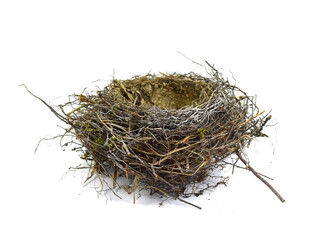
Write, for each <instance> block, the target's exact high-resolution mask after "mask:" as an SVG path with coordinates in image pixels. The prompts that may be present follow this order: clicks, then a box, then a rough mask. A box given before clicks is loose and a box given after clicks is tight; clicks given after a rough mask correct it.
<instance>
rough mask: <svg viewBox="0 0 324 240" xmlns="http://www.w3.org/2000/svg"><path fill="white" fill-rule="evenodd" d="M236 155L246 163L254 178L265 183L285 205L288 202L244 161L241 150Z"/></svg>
mask: <svg viewBox="0 0 324 240" xmlns="http://www.w3.org/2000/svg"><path fill="white" fill-rule="evenodd" d="M236 155H237V156H238V158H239V159H240V160H241V161H242V162H243V163H244V165H245V166H246V167H247V168H248V169H249V170H250V171H251V172H252V173H253V174H254V176H256V177H257V178H258V179H259V180H260V181H261V182H263V183H264V184H265V185H266V186H267V187H268V188H269V189H270V190H271V191H272V192H273V193H274V194H275V195H276V196H277V197H278V198H279V200H280V201H281V202H282V203H283V202H285V201H286V200H285V199H284V198H283V197H282V196H281V195H280V194H279V193H278V192H277V190H276V189H274V187H272V186H271V184H270V183H269V182H268V181H267V180H265V179H264V178H263V177H262V176H261V175H260V174H259V173H258V172H256V171H255V170H254V169H253V168H252V167H251V166H250V164H248V162H247V161H246V160H245V159H244V157H243V156H242V154H241V152H240V151H239V150H237V151H236Z"/></svg>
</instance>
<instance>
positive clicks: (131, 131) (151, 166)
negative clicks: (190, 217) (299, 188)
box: [59, 69, 270, 199]
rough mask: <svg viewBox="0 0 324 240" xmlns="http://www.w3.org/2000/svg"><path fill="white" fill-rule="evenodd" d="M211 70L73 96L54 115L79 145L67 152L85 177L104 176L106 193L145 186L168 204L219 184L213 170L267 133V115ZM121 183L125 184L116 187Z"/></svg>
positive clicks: (115, 83)
mask: <svg viewBox="0 0 324 240" xmlns="http://www.w3.org/2000/svg"><path fill="white" fill-rule="evenodd" d="M212 70H213V71H212V73H211V74H210V76H209V77H203V76H200V75H197V74H194V73H189V74H176V73H175V74H159V75H152V74H148V75H144V76H135V77H133V78H132V79H129V80H113V81H112V82H111V83H110V84H109V85H108V86H107V87H105V88H104V89H102V90H99V91H97V92H95V93H87V94H85V93H83V94H80V95H73V97H74V99H73V100H72V101H70V102H68V103H66V104H65V105H62V106H61V109H62V111H63V114H62V115H59V117H60V119H62V120H63V121H65V122H66V123H68V124H69V125H70V126H71V128H70V129H69V130H68V132H71V133H72V134H73V136H75V138H76V139H77V141H78V142H79V143H80V144H79V145H77V147H76V148H74V149H75V150H76V151H79V152H81V155H82V158H83V159H84V160H86V161H87V163H88V164H89V166H90V168H91V174H90V176H89V178H91V177H92V176H94V175H97V176H98V177H100V176H109V177H111V178H112V179H113V185H112V186H109V188H110V189H112V190H113V189H114V188H116V187H117V186H119V187H123V188H124V189H125V190H126V191H127V192H128V193H132V192H135V191H136V190H139V191H140V190H144V189H145V190H149V191H150V193H152V194H154V193H157V194H161V195H164V196H166V197H172V198H175V199H180V197H189V196H191V195H193V194H194V195H196V196H198V195H200V194H202V193H203V192H204V191H205V190H206V189H209V188H212V187H216V186H217V185H218V184H219V183H224V182H225V178H223V177H216V176H213V170H214V169H215V168H219V167H222V166H223V164H224V160H225V159H226V158H227V157H228V156H230V155H233V154H234V155H235V154H236V153H238V152H242V151H243V149H244V147H246V146H247V145H248V144H249V143H250V142H251V140H252V139H254V138H255V137H262V136H266V135H265V134H263V133H262V130H263V127H264V126H265V124H266V122H267V121H268V120H269V119H270V116H269V115H265V116H261V115H262V113H263V112H260V111H259V109H258V108H257V106H256V105H255V103H254V101H253V98H251V97H249V96H248V95H246V94H245V92H243V91H242V90H240V89H239V88H237V87H236V86H234V85H231V84H230V83H229V81H228V80H227V79H225V78H223V77H222V75H221V74H220V73H219V72H218V71H216V70H215V69H212ZM66 108H72V110H71V109H70V110H71V111H69V112H68V113H66V112H65V110H64V109H66ZM71 143H73V141H72V142H71ZM120 178H127V179H129V184H126V185H125V184H124V185H123V186H120V185H119V181H118V180H119V179H120Z"/></svg>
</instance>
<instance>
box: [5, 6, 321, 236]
mask: <svg viewBox="0 0 324 240" xmlns="http://www.w3.org/2000/svg"><path fill="white" fill-rule="evenodd" d="M323 10H324V9H323V6H322V5H321V1H312V0H307V1H215V0H214V1H204V0H200V1H188V0H187V1H176V0H173V1H166V0H164V1H141V0H136V1H123V0H120V1H96V0H93V1H82V0H78V1H68V0H64V1H60V0H56V1H44V0H42V1H34V0H30V1H14V0H10V1H9V0H8V1H3V0H2V1H1V2H0V34H1V35H0V80H1V95H0V98H1V99H0V100H1V101H0V103H1V112H0V116H1V117H0V129H1V137H0V143H1V144H0V149H1V151H0V154H1V155H0V159H1V174H0V177H1V179H0V194H1V197H0V238H1V239H116V238H121V239H204V238H207V239H249V240H252V239H296V238H297V237H298V238H299V239H303V238H304V239H305V238H307V239H323V238H324V234H323V229H322V226H323V214H324V211H323V200H324V199H323V178H322V175H323V173H322V172H323V161H324V159H323V105H322V103H323V96H322V93H323V91H322V82H323V76H324V74H323V56H324V47H323V43H324V37H323V29H324V28H323V22H324V17H323V16H324V14H323ZM177 51H180V52H182V53H184V54H185V55H187V56H188V57H190V58H191V59H193V60H195V61H197V62H204V60H208V61H209V62H211V63H214V64H215V66H216V67H217V68H219V69H222V71H224V72H225V73H229V72H230V71H232V72H233V74H234V76H235V78H236V79H237V85H238V86H239V87H241V88H242V89H244V90H245V91H246V92H248V93H249V94H252V95H254V94H257V96H258V104H259V106H260V107H261V108H264V109H266V110H270V109H272V114H273V116H274V121H275V122H278V124H277V125H276V127H274V128H272V129H269V130H268V132H269V134H270V135H271V138H269V139H263V140H259V141H258V142H257V143H255V144H252V146H251V148H250V149H249V151H248V153H249V154H250V161H251V165H252V166H254V167H255V168H256V169H257V170H259V171H260V172H262V173H264V174H267V175H269V176H271V177H273V178H274V179H275V181H274V182H271V183H272V184H273V186H274V187H276V188H277V190H278V191H279V192H280V193H282V195H283V196H284V197H285V198H286V200H287V201H286V202H285V203H284V204H282V203H280V202H279V201H278V200H277V199H276V198H275V196H274V195H272V193H271V192H270V191H269V190H268V189H267V188H266V187H265V186H264V185H263V184H262V183H261V182H259V181H258V180H257V179H256V178H255V177H254V176H253V175H252V174H251V173H249V172H247V171H244V170H239V169H237V170H236V171H235V174H234V175H233V176H230V177H231V179H230V181H229V184H228V187H227V188H225V187H220V188H218V189H217V190H215V191H213V192H212V193H211V194H206V195H203V196H201V197H199V198H192V199H189V200H190V201H192V202H194V203H195V204H197V205H199V206H201V207H202V208H203V209H202V210H197V209H194V208H192V207H190V206H187V205H184V204H181V203H178V202H174V201H173V202H166V203H165V204H164V206H163V207H158V202H157V201H156V200H154V199H147V198H144V197H142V198H140V199H139V200H138V202H137V203H136V204H135V205H134V204H132V201H131V198H127V197H126V198H123V199H122V200H119V199H117V198H114V197H112V199H111V200H110V199H108V200H106V198H104V197H99V198H98V197H97V193H96V191H95V190H94V189H93V186H92V185H91V184H90V185H88V186H87V187H83V186H82V183H83V180H84V177H85V176H84V175H82V174H81V173H79V172H72V173H68V174H65V173H66V172H67V171H68V168H69V167H70V166H76V165H77V164H78V163H80V161H81V160H79V158H78V156H77V155H76V154H75V153H73V152H68V151H65V152H62V151H61V149H60V148H59V146H58V143H57V142H55V141H54V142H46V143H44V144H42V145H41V147H40V149H39V151H38V153H37V154H36V155H34V149H35V147H36V145H37V143H38V140H39V139H41V138H43V137H49V136H53V135H56V134H58V133H59V132H61V131H60V128H58V127H56V126H57V125H59V124H60V122H59V121H58V120H57V119H56V118H55V116H54V115H52V114H51V112H50V111H49V110H48V109H47V108H46V107H45V106H44V105H42V104H41V103H40V102H39V101H37V100H36V99H34V98H32V97H31V96H30V95H29V94H27V92H26V91H25V89H24V88H22V87H19V86H18V85H19V84H22V83H24V84H26V85H28V87H29V88H30V89H31V90H32V91H33V92H34V93H36V94H37V95H39V96H40V97H42V98H44V99H45V100H46V101H47V102H50V101H52V100H53V99H55V98H56V97H61V98H58V99H56V100H55V103H59V102H60V101H63V100H65V97H66V96H67V95H68V94H72V93H80V91H82V90H83V88H84V87H87V86H89V85H91V82H92V81H94V80H98V79H104V80H109V79H111V78H112V75H113V71H115V77H117V78H129V77H131V76H133V75H135V74H143V73H147V72H149V71H151V72H174V71H176V72H180V73H187V72H189V71H192V70H195V68H196V66H195V65H194V64H193V63H192V62H190V61H188V60H187V59H185V58H184V57H183V56H181V55H180V54H178V53H177ZM227 174H230V171H228V172H227Z"/></svg>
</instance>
